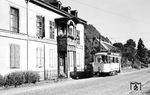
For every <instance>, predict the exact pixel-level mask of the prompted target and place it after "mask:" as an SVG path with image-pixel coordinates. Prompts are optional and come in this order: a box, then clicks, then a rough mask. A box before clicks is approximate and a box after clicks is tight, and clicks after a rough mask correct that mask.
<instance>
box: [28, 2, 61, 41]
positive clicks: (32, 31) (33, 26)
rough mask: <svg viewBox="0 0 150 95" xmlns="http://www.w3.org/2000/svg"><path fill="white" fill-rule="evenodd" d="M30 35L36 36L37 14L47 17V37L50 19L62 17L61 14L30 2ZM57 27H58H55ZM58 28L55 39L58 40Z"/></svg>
mask: <svg viewBox="0 0 150 95" xmlns="http://www.w3.org/2000/svg"><path fill="white" fill-rule="evenodd" d="M28 7H29V13H28V15H29V18H28V19H29V31H30V32H29V36H33V37H36V16H37V15H40V16H44V17H45V38H46V39H49V36H50V34H49V33H50V32H49V21H54V19H56V18H60V17H62V16H61V15H59V14H56V13H54V12H52V11H50V10H47V9H44V8H41V7H39V6H37V5H35V4H32V3H29V5H28ZM55 28H56V27H55ZM56 35H57V30H56V29H55V39H54V40H55V41H56Z"/></svg>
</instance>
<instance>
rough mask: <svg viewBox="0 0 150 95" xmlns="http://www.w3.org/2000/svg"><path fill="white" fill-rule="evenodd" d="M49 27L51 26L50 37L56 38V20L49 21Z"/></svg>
mask: <svg viewBox="0 0 150 95" xmlns="http://www.w3.org/2000/svg"><path fill="white" fill-rule="evenodd" d="M49 25H50V26H49V28H50V39H54V38H55V32H54V31H55V22H53V21H50V22H49Z"/></svg>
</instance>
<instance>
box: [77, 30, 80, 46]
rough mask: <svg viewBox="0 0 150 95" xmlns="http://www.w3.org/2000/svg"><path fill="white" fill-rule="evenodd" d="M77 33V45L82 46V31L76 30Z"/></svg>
mask: <svg viewBox="0 0 150 95" xmlns="http://www.w3.org/2000/svg"><path fill="white" fill-rule="evenodd" d="M76 32H77V43H78V44H80V31H79V30H76Z"/></svg>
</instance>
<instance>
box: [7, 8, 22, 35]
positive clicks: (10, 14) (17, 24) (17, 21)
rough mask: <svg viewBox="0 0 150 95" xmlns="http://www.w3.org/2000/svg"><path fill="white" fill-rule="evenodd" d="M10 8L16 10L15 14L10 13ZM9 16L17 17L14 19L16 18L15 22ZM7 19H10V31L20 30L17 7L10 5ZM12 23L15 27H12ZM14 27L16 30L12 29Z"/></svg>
mask: <svg viewBox="0 0 150 95" xmlns="http://www.w3.org/2000/svg"><path fill="white" fill-rule="evenodd" d="M12 10H14V11H16V13H17V16H16V14H12ZM11 16H15V17H16V18H17V19H15V20H16V21H15V22H13V21H14V20H13V17H11ZM9 19H10V31H11V32H14V33H19V32H20V11H19V8H16V7H14V6H10V12H9ZM12 23H16V27H14V25H12ZM12 28H13V29H12ZM14 29H16V30H15V31H14Z"/></svg>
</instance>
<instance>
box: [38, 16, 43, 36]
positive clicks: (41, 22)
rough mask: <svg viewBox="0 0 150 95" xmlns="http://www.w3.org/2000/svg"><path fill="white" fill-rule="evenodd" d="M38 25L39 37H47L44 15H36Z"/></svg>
mask: <svg viewBox="0 0 150 95" xmlns="http://www.w3.org/2000/svg"><path fill="white" fill-rule="evenodd" d="M36 19H37V21H36V27H37V34H36V35H37V37H38V38H44V37H45V18H44V17H43V16H36Z"/></svg>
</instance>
